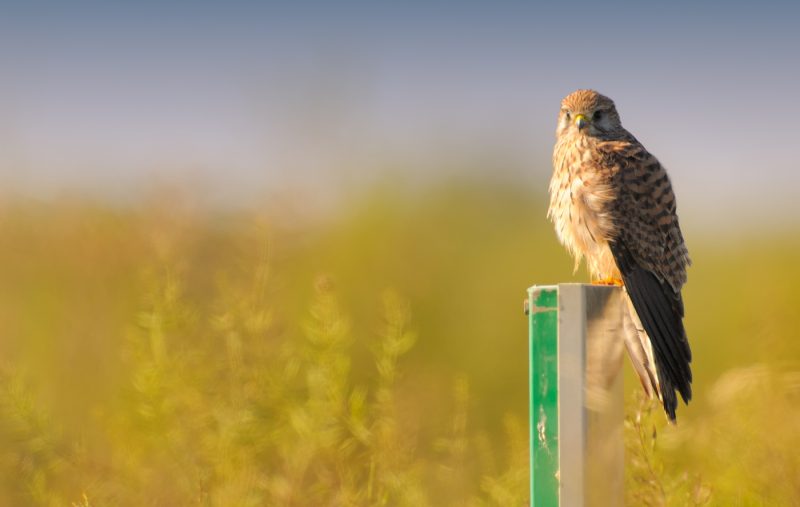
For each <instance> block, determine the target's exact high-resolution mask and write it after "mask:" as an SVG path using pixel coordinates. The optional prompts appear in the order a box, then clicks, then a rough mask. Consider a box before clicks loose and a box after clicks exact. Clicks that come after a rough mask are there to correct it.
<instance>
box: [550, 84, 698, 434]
mask: <svg viewBox="0 0 800 507" xmlns="http://www.w3.org/2000/svg"><path fill="white" fill-rule="evenodd" d="M556 137H557V140H556V144H555V148H554V150H553V168H554V171H553V177H552V179H551V180H550V208H549V209H548V212H547V215H548V217H549V218H550V219H551V220H552V221H553V223H554V224H555V229H556V233H557V234H558V239H559V240H560V241H561V243H562V244H563V245H564V246H565V247H566V248H567V250H569V252H570V253H571V254H572V256H573V257H574V258H575V268H576V269H577V268H578V266H579V265H580V261H581V259H582V258H585V259H586V263H587V266H588V268H589V272H590V273H591V275H592V276H593V277H594V278H595V279H596V282H595V283H602V284H614V285H623V286H624V290H625V293H626V296H627V301H628V307H629V309H630V312H629V313H630V320H629V321H628V322H626V323H625V330H626V333H625V334H626V336H625V344H626V347H627V349H628V353H629V355H630V358H631V361H632V363H633V365H634V369H635V370H636V373H637V374H638V376H639V378H640V380H641V381H642V386H643V387H644V389H645V391H646V392H647V394H648V395H649V396H651V397H652V396H653V395H656V396H658V397H659V399H660V400H661V403H662V404H663V405H664V411H665V412H666V414H667V416H668V418H669V419H670V421H675V410H676V408H677V405H678V400H677V396H676V393H675V391H677V392H678V393H680V395H681V397H682V398H683V401H684V403H688V402H689V400H690V399H691V397H692V386H691V383H692V370H691V368H690V365H689V363H690V362H691V360H692V353H691V350H690V349H689V341H688V340H687V338H686V331H685V329H684V327H683V311H684V310H683V298H682V297H681V288H682V287H683V285H684V283H686V268H687V266H689V264H690V263H691V261H690V260H689V252H688V250H687V249H686V245H685V244H684V241H683V235H682V234H681V230H680V227H679V225H678V216H677V215H676V212H675V209H676V208H675V195H674V194H673V193H672V185H671V184H670V181H669V178H668V177H667V173H666V171H665V170H664V168H663V167H662V166H661V164H660V163H659V162H658V160H656V158H655V157H654V156H653V155H651V154H650V153H649V152H648V151H647V150H646V149H645V148H644V146H642V144H641V143H640V142H639V141H637V140H636V138H635V137H633V135H631V134H630V133H629V132H628V131H627V130H625V129H624V128H623V127H622V123H621V122H620V118H619V114H618V113H617V109H616V107H615V106H614V102H613V101H612V100H611V99H609V98H608V97H605V96H603V95H600V94H599V93H597V92H595V91H593V90H578V91H576V92H573V93H571V94H570V95H567V97H565V98H564V100H563V101H562V102H561V111H560V112H559V115H558V128H557V130H556Z"/></svg>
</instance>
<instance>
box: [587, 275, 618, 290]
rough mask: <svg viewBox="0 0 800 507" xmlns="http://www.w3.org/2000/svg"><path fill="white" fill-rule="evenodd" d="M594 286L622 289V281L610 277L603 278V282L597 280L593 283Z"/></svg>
mask: <svg viewBox="0 0 800 507" xmlns="http://www.w3.org/2000/svg"><path fill="white" fill-rule="evenodd" d="M592 285H607V286H609V287H622V280H620V279H619V278H614V277H613V276H610V277H608V278H603V279H602V280H595V281H593V282H592Z"/></svg>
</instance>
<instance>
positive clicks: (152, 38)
mask: <svg viewBox="0 0 800 507" xmlns="http://www.w3.org/2000/svg"><path fill="white" fill-rule="evenodd" d="M798 22H800V7H798V3H797V2H795V3H794V4H790V3H788V2H787V3H758V4H757V3H737V2H727V3H721V2H720V3H717V4H708V3H707V4H704V5H696V4H694V3H688V2H677V3H655V2H653V3H650V2H639V3H636V4H630V5H628V4H625V3H616V4H614V3H604V4H600V3H589V2H570V3H558V4H551V5H541V4H539V5H536V4H534V3H532V2H500V1H498V2H404V3H400V2H394V3H392V2H363V3H359V2H352V1H350V2H338V3H334V2H293V3H287V4H286V5H281V4H277V3H263V2H262V3H257V2H243V1H238V2H237V1H231V2H225V3H212V2H173V3H169V4H167V5H164V4H162V3H158V2H136V3H134V2H129V3H123V2H115V3H108V2H106V3H100V2H97V3H90V2H83V3H81V2H76V3H70V4H69V5H67V4H66V3H63V2H60V3H59V2H28V3H24V4H22V3H21V4H19V5H17V6H13V5H6V6H4V8H3V14H2V17H0V66H1V67H0V68H2V72H0V182H1V183H2V184H3V185H4V186H5V187H7V188H13V189H17V191H19V192H22V193H32V194H36V195H38V194H42V195H48V194H51V193H53V192H59V191H61V190H64V189H78V190H86V191H90V192H97V193H100V194H101V195H102V194H105V195H109V196H112V197H113V196H119V195H122V194H125V193H126V192H131V191H132V189H137V188H146V187H148V186H150V185H153V184H158V183H159V182H165V183H180V182H184V181H186V182H202V184H203V185H205V186H207V187H210V188H213V189H214V193H216V194H218V195H219V196H222V197H221V198H222V199H227V198H229V199H239V198H247V196H250V197H253V196H257V195H259V193H260V192H278V191H280V190H281V189H284V188H293V189H308V191H309V192H317V191H333V192H335V191H336V189H337V188H339V189H348V188H353V187H356V186H359V185H362V184H364V183H367V184H368V183H369V182H372V181H376V180H380V178H381V177H383V175H384V172H385V171H388V170H389V169H386V168H387V167H390V166H392V165H393V164H394V165H396V166H399V169H398V167H395V168H393V169H391V170H395V171H398V170H399V171H401V172H403V173H404V174H406V175H407V176H408V177H409V178H413V179H428V178H436V177H443V176H451V175H452V174H450V173H448V172H447V171H454V170H457V169H448V170H444V169H436V168H437V167H438V168H441V167H444V166H445V165H447V164H444V163H443V161H447V160H450V159H452V158H454V157H456V158H458V157H460V158H461V159H474V160H495V162H494V163H485V164H482V163H475V164H474V165H475V166H476V167H473V168H472V169H471V170H473V171H478V172H481V171H485V172H486V173H487V174H489V173H490V172H491V175H492V177H494V176H495V175H496V176H497V177H503V178H512V179H519V180H520V181H522V182H524V183H525V184H527V185H530V186H531V188H532V189H534V190H541V187H542V186H543V185H544V184H546V180H547V178H548V173H549V170H550V169H549V168H550V166H549V155H550V150H551V146H552V141H553V131H554V127H555V116H556V113H557V110H558V102H559V100H560V99H561V97H562V96H563V95H565V94H566V93H568V92H570V91H572V90H573V89H576V88H579V87H592V88H596V89H598V90H599V91H601V92H603V93H605V94H607V95H609V96H611V97H612V98H613V99H614V100H615V101H616V102H617V106H618V109H619V110H620V113H621V115H622V118H623V123H624V124H625V125H626V126H627V127H628V128H629V130H631V131H632V132H633V133H634V134H635V135H636V136H637V137H638V138H639V139H640V140H642V141H643V142H644V143H645V145H646V146H647V147H648V148H649V149H650V150H651V151H652V152H654V153H655V154H656V155H657V156H658V157H659V158H660V159H661V160H662V162H663V163H664V164H665V165H667V167H668V169H669V171H670V173H671V175H672V178H673V182H674V184H675V186H676V187H677V189H678V192H679V202H680V203H681V205H682V206H685V207H689V208H692V209H698V210H702V211H706V212H712V213H714V214H716V213H720V212H721V211H723V210H735V211H737V212H739V213H741V214H743V215H751V216H753V214H759V213H761V214H764V213H767V214H770V213H778V212H781V213H786V212H787V211H789V212H791V213H794V214H796V210H797V209H800V208H797V205H796V204H795V203H794V199H793V194H794V188H796V187H797V184H798V183H800V162H798V157H797V156H796V154H795V152H796V151H797V150H796V145H797V140H796V138H797V133H798V132H799V131H800V127H799V126H798V123H797V119H798V118H800V94H798V93H797V92H796V90H797V89H798V77H800V56H798V50H800V31H798V30H797V28H796V26H797V24H798ZM493 157H494V158H493ZM387 161H388V162H387ZM451 166H452V164H451V165H448V167H451ZM709 194H711V195H712V198H711V199H710V200H709V199H708V195H709ZM754 194H756V195H757V196H760V197H768V198H769V199H768V200H769V202H770V203H771V204H770V206H769V207H768V208H767V209H766V210H765V209H764V207H763V205H761V204H759V202H761V200H762V199H760V198H759V199H754V198H753V196H754Z"/></svg>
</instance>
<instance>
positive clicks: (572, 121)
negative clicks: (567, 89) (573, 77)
mask: <svg viewBox="0 0 800 507" xmlns="http://www.w3.org/2000/svg"><path fill="white" fill-rule="evenodd" d="M620 131H622V123H621V122H620V119H619V114H618V113H617V108H616V107H615V106H614V101H613V100H611V99H609V98H608V97H606V96H605V95H600V94H599V93H597V92H596V91H594V90H578V91H575V92H572V93H570V94H569V95H567V96H566V97H564V100H562V101H561V111H560V112H559V114H558V128H557V129H556V134H557V135H558V136H559V137H560V136H563V135H569V134H572V135H585V136H593V137H607V136H611V135H613V134H615V133H617V132H620Z"/></svg>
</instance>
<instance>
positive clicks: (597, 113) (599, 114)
mask: <svg viewBox="0 0 800 507" xmlns="http://www.w3.org/2000/svg"><path fill="white" fill-rule="evenodd" d="M602 117H603V111H595V112H594V114H593V115H592V120H594V121H597V120H599V119H600V118H602Z"/></svg>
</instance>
